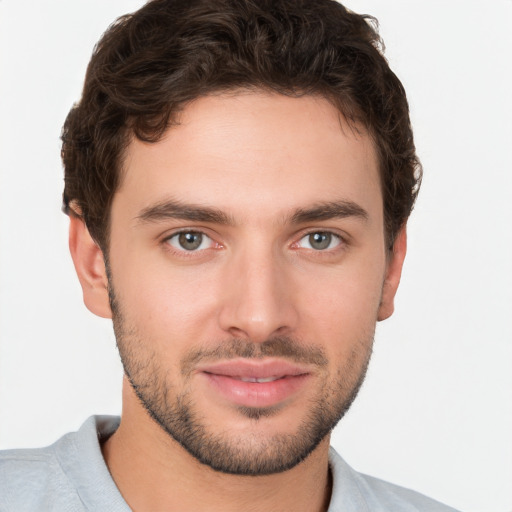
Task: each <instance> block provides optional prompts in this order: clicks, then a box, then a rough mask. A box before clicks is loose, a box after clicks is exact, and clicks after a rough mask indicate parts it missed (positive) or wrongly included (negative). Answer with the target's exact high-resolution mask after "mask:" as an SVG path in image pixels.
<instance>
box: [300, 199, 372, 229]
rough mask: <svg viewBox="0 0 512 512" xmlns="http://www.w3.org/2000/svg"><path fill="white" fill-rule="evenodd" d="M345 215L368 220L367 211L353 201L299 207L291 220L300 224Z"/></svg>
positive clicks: (342, 217) (340, 217) (345, 216)
mask: <svg viewBox="0 0 512 512" xmlns="http://www.w3.org/2000/svg"><path fill="white" fill-rule="evenodd" d="M347 217H356V218H359V219H361V220H368V212H367V211H366V210H365V209H364V208H362V207H361V206H359V205H358V204H357V203H354V202H353V201H344V200H343V201H331V202H326V203H319V204H316V205H314V206H313V207H311V208H299V209H298V210H296V211H295V213H294V214H293V216H292V218H291V220H292V223H294V224H302V223H305V222H314V221H320V220H329V219H345V218H347Z"/></svg>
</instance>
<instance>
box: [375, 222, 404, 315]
mask: <svg viewBox="0 0 512 512" xmlns="http://www.w3.org/2000/svg"><path fill="white" fill-rule="evenodd" d="M406 252H407V233H406V229H405V226H403V227H402V228H401V229H400V231H399V232H398V234H397V236H396V238H395V242H394V244H393V251H392V252H391V254H390V255H389V256H388V262H387V268H386V278H385V279H384V285H383V287H382V298H381V302H380V306H379V313H378V316H377V320H379V321H381V320H386V318H389V317H390V316H391V315H392V314H393V311H394V310H395V304H394V301H395V295H396V291H397V290H398V285H399V284H400V276H401V275H402V267H403V265H404V259H405V253H406Z"/></svg>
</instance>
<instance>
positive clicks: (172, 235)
mask: <svg viewBox="0 0 512 512" xmlns="http://www.w3.org/2000/svg"><path fill="white" fill-rule="evenodd" d="M206 231H207V230H205V229H204V228H190V227H181V228H178V229H175V230H173V231H172V232H170V233H167V234H166V235H165V236H164V237H162V239H161V243H162V244H163V245H164V246H165V247H166V249H167V250H169V251H171V252H174V253H178V254H180V255H184V256H193V255H194V254H198V253H201V252H203V251H206V250H208V249H212V248H215V249H217V248H219V249H220V248H222V247H223V246H222V244H220V243H219V242H217V241H216V240H215V238H214V237H213V236H211V235H210V234H208V233H207V232H206ZM183 233H194V234H199V235H201V236H202V237H203V239H205V238H206V239H208V240H209V244H208V247H204V248H201V249H199V248H198V249H195V250H187V249H185V248H183V247H179V246H176V245H174V244H171V243H170V241H171V240H172V239H177V237H179V235H180V234H183ZM203 243H204V240H203V241H202V242H201V245H202V244H203Z"/></svg>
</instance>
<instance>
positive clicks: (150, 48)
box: [62, 0, 422, 252]
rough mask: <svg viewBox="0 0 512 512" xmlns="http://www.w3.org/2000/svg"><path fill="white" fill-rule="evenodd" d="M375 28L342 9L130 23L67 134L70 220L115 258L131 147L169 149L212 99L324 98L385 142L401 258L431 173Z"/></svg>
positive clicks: (130, 19) (233, 9) (98, 50)
mask: <svg viewBox="0 0 512 512" xmlns="http://www.w3.org/2000/svg"><path fill="white" fill-rule="evenodd" d="M375 27H376V20H375V19H374V18H372V17H370V16H367V15H358V14H355V13H353V12H351V11H349V10H347V9H346V8H345V7H343V6H342V5H341V4H339V3H338V2H336V1H334V0H152V1H150V2H148V3H147V4H146V5H145V6H144V7H142V8H141V9H139V10H138V11H137V12H135V13H134V14H130V15H126V16H122V17H120V18H119V19H118V20H117V21H116V22H115V23H114V24H112V25H111V26H110V27H109V29H108V30H107V31H106V32H105V34H104V35H103V37H102V38H101V40H100V41H99V43H98V44H97V46H96V47H95V50H94V53H93V56H92V58H91V61H90V63H89V66H88V69H87V74H86V78H85V85H84V89H83V94H82V98H81V100H80V101H79V102H78V103H77V104H75V105H74V106H73V108H72V109H71V111H70V112H69V115H68V117H67V119H66V122H65V124H64V128H63V131H62V141H63V144H62V159H63V163H64V169H65V188H64V211H66V212H67V213H69V212H70V203H72V208H71V209H72V210H73V211H74V212H75V213H78V214H79V215H81V216H82V217H83V219H84V221H85V223H86V225H87V227H88V229H89V232H90V233H91V235H92V237H93V238H94V239H95V240H96V242H97V243H98V244H99V246H100V247H101V248H102V249H103V251H104V252H105V251H106V250H107V248H108V226H109V216H110V207H111V202H112V198H113V195H114V193H115V191H116V189H117V187H118V185H119V180H120V170H121V167H122V157H123V152H124V149H125V148H126V146H127V144H128V143H129V140H130V138H131V137H132V136H136V137H138V138H139V139H141V140H143V141H147V142H156V141H158V140H159V139H160V138H161V137H162V136H163V134H164V132H165V130H166V129H167V128H168V127H169V126H170V125H171V124H172V123H173V122H174V121H175V120H176V113H177V112H178V111H179V109H180V108H182V107H183V106H184V105H185V104H186V103H187V102H189V101H191V100H193V99H196V98H198V97H200V96H204V95H206V94H209V93H212V92H218V91H223V90H233V89H237V88H258V89H264V90H269V91H275V92H278V93H281V94H286V95H292V96H301V95H308V94H315V95H322V96H324V97H325V98H326V99H328V100H329V101H331V102H332V103H333V104H334V105H335V106H336V107H337V108H338V109H339V111H340V112H341V114H342V115H343V116H344V117H345V118H346V119H347V120H348V121H349V122H350V123H353V124H354V125H355V124H356V123H359V124H361V125H362V126H363V127H364V128H365V129H366V130H368V132H369V133H370V135H371V136H372V138H373V140H374V143H375V147H376V149H377V153H378V156H379V164H380V173H381V182H382V191H383V200H384V219H385V231H386V239H387V243H388V246H389V248H391V247H392V245H393V242H394V238H395V235H396V233H397V232H398V230H399V229H400V228H401V227H402V226H403V225H404V224H405V222H406V220H407V218H408V216H409V215H410V213H411V210H412V207H413V205H414V201H415V199H416V195H417V193H418V189H419V184H420V181H421V173H422V170H421V166H420V163H419V161H418V158H417V156H416V152H415V147H414V141H413V135H412V129H411V124H410V120H409V108H408V103H407V99H406V95H405V91H404V88H403V86H402V84H401V83H400V81H399V80H398V78H397V77H396V76H395V74H394V73H393V72H392V71H391V70H390V68H389V66H388V64H387V61H386V59H385V58H384V57H383V55H382V51H383V43H382V41H381V39H380V37H379V35H378V33H377V31H376V28H375ZM74 205H76V207H74Z"/></svg>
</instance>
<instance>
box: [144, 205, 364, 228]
mask: <svg viewBox="0 0 512 512" xmlns="http://www.w3.org/2000/svg"><path fill="white" fill-rule="evenodd" d="M347 217H356V218H359V219H362V220H367V219H368V212H367V211H366V210H365V209H364V208H362V207H361V206H359V205H358V204H357V203H354V202H353V201H346V200H342V201H330V202H324V203H317V204H315V205H314V206H312V207H310V208H298V209H297V210H295V211H294V213H293V214H292V215H291V216H290V217H289V219H290V221H291V223H292V224H304V223H306V222H315V221H322V220H329V219H336V218H337V219H344V218H347ZM135 219H136V220H137V221H138V222H140V223H142V224H145V223H152V222H159V221H162V220H166V219H180V220H187V221H191V222H208V223H212V224H223V225H228V226H233V225H235V221H234V219H233V218H232V217H231V216H229V215H227V214H226V213H225V212H223V211H222V210H219V209H217V208H212V207H209V206H200V205H195V204H185V203H182V202H179V201H173V200H167V201H162V202H160V203H157V204H155V205H153V206H149V207H147V208H144V209H143V210H142V211H141V212H140V213H139V215H137V217H136V218H135Z"/></svg>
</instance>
